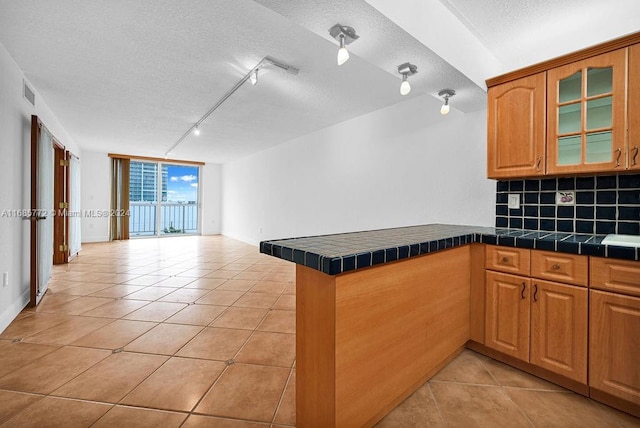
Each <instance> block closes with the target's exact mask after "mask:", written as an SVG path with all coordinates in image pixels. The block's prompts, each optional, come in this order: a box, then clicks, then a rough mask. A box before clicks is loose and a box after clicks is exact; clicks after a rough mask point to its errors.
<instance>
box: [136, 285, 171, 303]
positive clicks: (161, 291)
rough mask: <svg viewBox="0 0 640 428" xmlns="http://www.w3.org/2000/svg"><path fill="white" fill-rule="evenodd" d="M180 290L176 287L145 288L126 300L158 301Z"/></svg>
mask: <svg viewBox="0 0 640 428" xmlns="http://www.w3.org/2000/svg"><path fill="white" fill-rule="evenodd" d="M176 290H178V288H174V287H145V288H144V289H142V290H140V291H136V292H135V293H131V294H129V295H127V296H125V299H134V300H158V299H161V298H162V297H164V296H166V295H167V294H169V293H173V292H174V291H176Z"/></svg>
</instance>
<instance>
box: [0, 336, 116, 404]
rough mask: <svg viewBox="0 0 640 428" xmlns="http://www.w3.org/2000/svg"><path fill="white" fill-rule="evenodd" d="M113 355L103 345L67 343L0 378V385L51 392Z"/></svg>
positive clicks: (44, 392)
mask: <svg viewBox="0 0 640 428" xmlns="http://www.w3.org/2000/svg"><path fill="white" fill-rule="evenodd" d="M109 355H111V352H109V351H106V350H103V349H88V348H76V347H70V346H65V347H63V348H60V349H58V350H56V351H53V352H51V353H49V354H47V355H45V356H44V357H42V358H39V359H38V360H35V361H33V362H31V363H29V364H27V365H25V366H23V367H22V368H20V369H18V370H16V371H14V372H12V373H10V374H8V375H6V376H4V377H3V378H1V379H0V389H9V390H12V391H24V392H34V393H38V394H49V393H50V392H52V391H53V390H55V389H57V388H59V387H60V386H62V385H64V384H65V383H67V382H69V381H70V380H71V379H73V378H74V377H76V376H78V375H79V374H80V373H82V372H84V371H85V370H87V369H88V368H89V367H91V366H93V365H95V364H97V363H98V362H100V361H101V360H103V359H105V358H107V357H108V356H109Z"/></svg>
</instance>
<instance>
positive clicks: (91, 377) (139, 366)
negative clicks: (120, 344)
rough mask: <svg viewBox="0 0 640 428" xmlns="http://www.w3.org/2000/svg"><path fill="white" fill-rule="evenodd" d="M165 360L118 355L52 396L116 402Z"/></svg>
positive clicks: (150, 356) (164, 358)
mask: <svg viewBox="0 0 640 428" xmlns="http://www.w3.org/2000/svg"><path fill="white" fill-rule="evenodd" d="M166 360H167V357H164V356H160V355H145V354H134V353H129V352H119V353H115V354H112V355H110V356H109V357H108V358H105V359H104V360H102V361H100V362H99V363H98V364H96V365H95V366H93V367H91V368H90V369H89V370H87V371H85V372H84V373H82V374H81V375H80V376H78V377H76V378H75V379H73V380H72V381H70V382H68V383H66V384H65V385H63V386H62V387H60V388H58V389H56V390H55V391H53V393H52V395H55V396H60V397H68V398H79V399H83V400H91V401H101V402H106V403H117V402H118V401H120V400H121V399H122V398H124V396H125V395H127V394H128V393H129V392H130V391H131V390H133V388H135V387H136V386H137V385H138V384H140V382H142V381H143V380H144V379H145V378H147V377H148V376H149V375H150V374H151V373H153V372H154V371H155V370H156V369H157V368H158V367H160V366H161V365H162V364H163V363H164V362H165V361H166Z"/></svg>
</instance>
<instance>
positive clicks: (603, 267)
mask: <svg viewBox="0 0 640 428" xmlns="http://www.w3.org/2000/svg"><path fill="white" fill-rule="evenodd" d="M590 276H591V277H590V280H591V283H590V285H591V287H592V288H597V289H600V290H608V291H615V292H617V293H623V294H629V295H631V296H640V262H634V261H630V260H616V259H605V258H601V257H591V275H590Z"/></svg>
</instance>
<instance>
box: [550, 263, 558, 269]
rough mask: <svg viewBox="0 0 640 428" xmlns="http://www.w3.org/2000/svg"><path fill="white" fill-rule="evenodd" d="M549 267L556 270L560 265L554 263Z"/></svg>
mask: <svg viewBox="0 0 640 428" xmlns="http://www.w3.org/2000/svg"><path fill="white" fill-rule="evenodd" d="M551 269H553V270H558V269H560V265H558V264H555V265H553V266H551Z"/></svg>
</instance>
